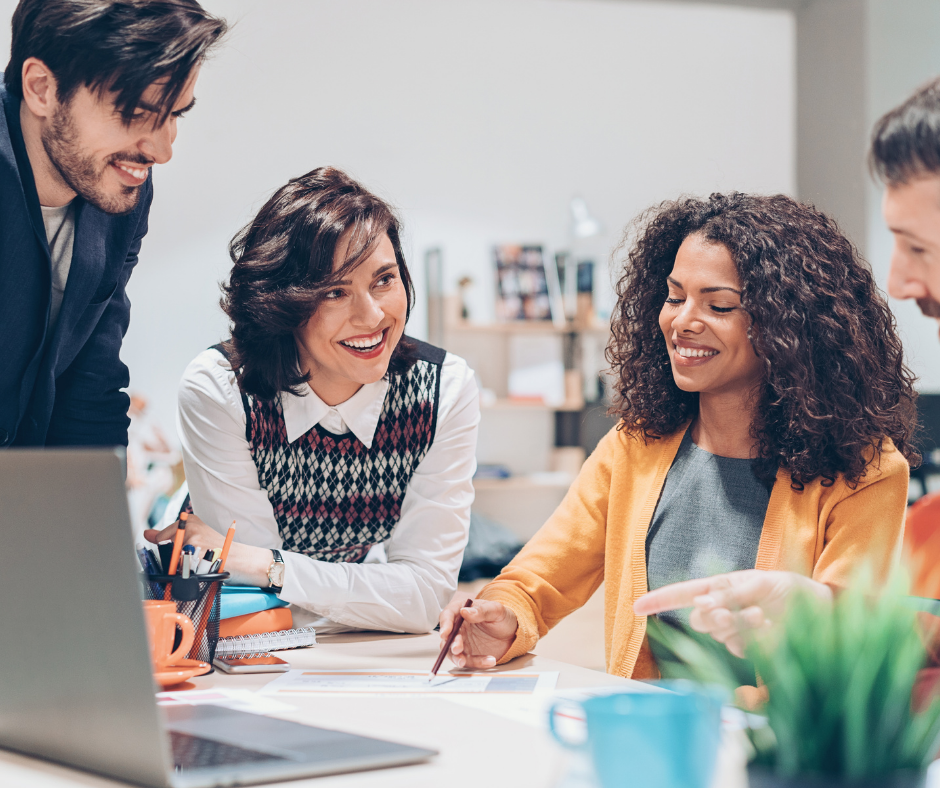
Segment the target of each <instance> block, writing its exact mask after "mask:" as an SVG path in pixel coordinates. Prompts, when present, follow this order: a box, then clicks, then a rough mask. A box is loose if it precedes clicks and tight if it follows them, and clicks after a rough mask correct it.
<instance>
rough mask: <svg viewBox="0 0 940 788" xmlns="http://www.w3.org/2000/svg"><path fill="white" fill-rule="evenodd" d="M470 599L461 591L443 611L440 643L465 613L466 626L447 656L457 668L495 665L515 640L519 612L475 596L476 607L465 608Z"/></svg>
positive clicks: (490, 666) (444, 640)
mask: <svg viewBox="0 0 940 788" xmlns="http://www.w3.org/2000/svg"><path fill="white" fill-rule="evenodd" d="M467 599H469V597H468V596H467V595H466V594H461V593H459V592H458V593H457V594H454V598H453V599H451V600H450V604H449V605H448V606H447V607H445V608H444V609H443V610H442V611H441V619H440V622H441V645H442V646H443V645H444V643H445V642H446V640H447V636H448V635H450V633H451V630H452V629H453V628H454V624H455V623H456V621H457V616H462V617H463V620H464V622H463V625H462V626H461V627H460V632H459V633H458V635H457V637H456V638H455V639H454V643H453V645H452V646H451V647H450V654H448V655H447V656H449V657H450V659H451V661H452V662H453V663H454V664H455V665H456V666H457V667H458V668H492V667H493V666H494V665H495V664H496V663H497V662H498V661H499V660H500V658H501V657H502V656H503V655H504V654H505V653H506V652H507V651H509V648H510V647H511V646H512V644H513V641H514V640H515V639H516V628H517V627H518V623H517V621H516V614H515V613H513V612H512V611H511V610H510V609H509V608H508V607H506V606H505V605H503V604H501V603H499V602H489V601H487V600H485V599H474V600H473V607H464V603H465V602H466V601H467Z"/></svg>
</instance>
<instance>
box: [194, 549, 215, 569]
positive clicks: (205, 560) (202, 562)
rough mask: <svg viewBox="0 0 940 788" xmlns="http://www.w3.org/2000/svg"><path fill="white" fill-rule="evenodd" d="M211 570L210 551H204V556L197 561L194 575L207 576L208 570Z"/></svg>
mask: <svg viewBox="0 0 940 788" xmlns="http://www.w3.org/2000/svg"><path fill="white" fill-rule="evenodd" d="M211 569H212V551H211V550H206V554H205V555H204V556H203V557H202V558H200V559H199V563H198V564H197V565H196V574H197V575H207V574H209V570H211Z"/></svg>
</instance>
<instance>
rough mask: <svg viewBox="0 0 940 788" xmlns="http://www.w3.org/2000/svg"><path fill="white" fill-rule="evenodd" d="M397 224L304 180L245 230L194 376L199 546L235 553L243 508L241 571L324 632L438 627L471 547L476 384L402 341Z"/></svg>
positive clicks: (440, 357)
mask: <svg viewBox="0 0 940 788" xmlns="http://www.w3.org/2000/svg"><path fill="white" fill-rule="evenodd" d="M400 235H401V233H400V225H399V222H398V219H397V218H396V217H395V215H394V213H393V211H392V209H391V208H390V207H389V205H388V204H387V203H386V202H384V201H383V200H381V199H380V198H378V197H377V196H375V195H374V194H372V193H370V192H369V191H367V190H366V189H365V188H364V187H363V186H362V185H361V184H360V183H358V182H356V181H355V180H353V179H352V178H350V177H349V176H348V175H346V174H345V173H343V172H341V171H340V170H337V169H335V168H332V167H320V168H318V169H316V170H313V171H312V172H309V173H307V174H306V175H303V176H301V177H299V178H294V179H292V180H291V181H290V182H288V183H287V184H286V185H284V186H282V187H281V188H280V189H278V190H277V191H276V192H275V193H274V195H273V196H272V197H271V199H269V200H268V201H267V203H266V204H265V205H264V206H263V207H262V208H261V210H260V211H259V212H258V215H257V216H255V218H254V219H252V221H251V222H250V223H249V224H248V225H247V226H246V227H245V228H244V229H243V230H242V231H241V232H240V233H239V234H238V235H237V236H236V237H235V239H234V240H233V241H232V244H231V256H232V260H233V263H234V265H233V267H232V271H231V275H230V277H229V282H228V284H227V285H225V286H224V287H223V293H224V295H223V298H222V307H223V309H224V310H225V312H226V314H227V315H228V317H229V318H230V320H231V324H232V336H231V339H229V340H228V341H227V342H224V343H223V344H222V345H219V346H216V347H214V348H210V349H209V350H206V351H203V352H202V353H200V354H199V355H198V356H197V357H196V358H195V359H194V360H193V361H192V362H191V363H190V365H189V366H188V367H187V369H186V372H185V373H184V375H183V379H182V381H181V383H180V391H179V424H178V426H179V435H180V441H181V443H182V449H183V461H184V464H185V467H186V478H187V481H188V485H189V494H190V496H191V509H192V511H193V512H194V515H193V516H190V517H189V519H188V520H187V524H186V541H187V542H188V543H190V544H193V545H196V546H197V547H198V548H205V549H210V548H214V547H221V546H222V535H223V534H224V533H225V532H226V530H227V528H228V526H229V524H230V523H231V522H232V520H237V523H238V524H237V530H236V541H235V543H234V544H233V545H232V548H231V552H230V554H229V557H228V561H227V563H226V565H225V569H226V571H229V572H231V573H232V577H233V580H234V581H235V582H236V583H240V584H244V585H251V586H263V587H270V588H273V589H274V590H275V591H276V592H277V593H278V595H279V596H280V598H281V599H282V600H285V601H287V602H290V603H291V604H292V612H293V614H294V622H295V624H300V623H307V624H310V623H312V624H314V625H316V626H317V627H318V628H319V629H320V630H321V631H323V630H325V629H330V628H332V629H336V628H339V627H342V628H350V627H351V628H359V629H380V630H392V631H400V632H428V631H430V630H431V629H433V628H434V626H435V624H436V623H437V620H438V616H439V615H440V613H441V609H442V608H443V607H444V605H445V604H446V603H447V600H448V599H449V598H450V596H451V595H452V594H453V592H454V590H455V589H456V587H457V573H458V571H459V569H460V562H461V558H462V556H463V551H464V547H465V546H466V543H467V532H468V529H469V524H470V503H471V501H472V500H473V484H472V482H471V478H472V476H473V472H474V470H475V469H476V460H475V457H474V454H475V450H476V434H477V425H478V424H479V420H480V406H479V395H478V393H477V388H476V383H475V382H474V376H473V371H472V370H471V369H469V367H468V366H467V363H466V362H465V361H464V360H463V359H461V358H458V357H457V356H454V355H453V354H451V353H446V352H445V351H444V350H442V349H440V348H436V347H432V346H431V345H427V344H425V343H423V342H418V341H416V340H413V339H409V338H408V337H407V336H405V335H404V330H405V324H406V322H407V320H408V316H409V314H410V311H411V306H412V303H413V299H414V293H413V290H412V287H411V277H410V274H409V272H408V266H407V264H406V261H405V257H404V254H403V252H402V248H401V241H400ZM168 508H169V507H168ZM179 509H180V505H179V504H177V505H176V507H175V511H179ZM171 511H172V509H171ZM176 528H177V526H176V525H175V524H174V525H171V526H170V527H169V528H168V529H166V530H165V531H163V532H162V533H158V532H157V531H149V532H148V533H147V538H149V539H151V540H152V541H159V540H160V539H163V538H167V537H169V536H171V535H172V533H173V532H175V530H176Z"/></svg>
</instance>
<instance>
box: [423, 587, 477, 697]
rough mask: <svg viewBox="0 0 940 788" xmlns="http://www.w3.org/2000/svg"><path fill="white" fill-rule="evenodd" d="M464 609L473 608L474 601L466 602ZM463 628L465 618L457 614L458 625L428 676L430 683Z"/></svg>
mask: <svg viewBox="0 0 940 788" xmlns="http://www.w3.org/2000/svg"><path fill="white" fill-rule="evenodd" d="M464 607H473V600H472V599H468V600H467V601H466V602H464ZM462 626H463V616H462V615H460V612H459V611H458V612H457V623H456V624H454V628H453V629H452V630H451V631H450V634H449V635H448V636H447V640H446V641H444V648H442V649H441V653H440V654H438V655H437V662H435V663H434V667H433V668H431V673H430V675H429V676H428V681H429V682H431V681H434V677H435V676H436V675H437V671H439V670H440V669H441V665H443V664H444V657H445V656H446V654H447V652H448V651H449V650H450V647H451V646H452V645H454V639H455V638H456V637H457V633H458V632H460V627H462Z"/></svg>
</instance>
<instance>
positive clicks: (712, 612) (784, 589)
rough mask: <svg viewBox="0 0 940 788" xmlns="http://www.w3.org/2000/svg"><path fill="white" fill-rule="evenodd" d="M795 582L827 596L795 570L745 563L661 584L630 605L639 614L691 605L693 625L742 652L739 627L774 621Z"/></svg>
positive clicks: (826, 588)
mask: <svg viewBox="0 0 940 788" xmlns="http://www.w3.org/2000/svg"><path fill="white" fill-rule="evenodd" d="M797 588H803V589H805V590H807V591H809V592H810V593H812V594H814V595H815V596H817V597H818V598H819V599H822V600H827V601H831V600H832V591H831V589H830V588H829V586H826V585H823V584H822V583H817V582H816V581H815V580H811V579H810V578H808V577H803V576H802V575H798V574H796V573H794V572H765V571H761V570H758V569H744V570H742V571H739V572H729V573H727V574H724V575H715V576H714V577H706V578H703V579H702V580H688V581H686V582H684V583H673V584H672V585H668V586H663V587H662V588H658V589H656V590H655V591H650V592H649V593H648V594H644V595H643V596H641V597H640V598H639V599H637V600H636V602H634V603H633V611H634V612H635V613H636V614H637V615H638V616H652V615H656V614H657V613H662V612H663V611H666V610H676V609H677V608H682V607H691V608H693V610H692V615H691V616H690V619H689V623H690V624H691V625H692V628H693V629H694V630H696V631H697V632H704V633H706V634H709V635H711V636H712V637H713V638H714V639H715V640H717V641H718V642H719V643H724V644H725V646H726V647H727V648H728V651H730V652H731V653H732V654H734V655H735V656H737V657H743V656H744V645H745V643H744V633H746V632H747V631H748V630H753V629H759V628H761V627H767V626H770V625H771V624H772V623H774V622H775V621H778V620H779V619H780V617H781V615H782V614H783V612H784V610H785V609H786V604H787V599H788V598H789V596H790V594H791V593H793V591H794V589H797Z"/></svg>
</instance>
